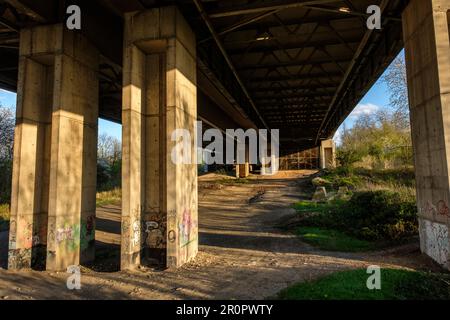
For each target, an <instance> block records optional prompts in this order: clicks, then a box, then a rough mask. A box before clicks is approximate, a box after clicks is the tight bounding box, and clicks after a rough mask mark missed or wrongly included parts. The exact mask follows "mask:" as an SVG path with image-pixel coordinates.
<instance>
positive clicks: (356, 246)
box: [297, 227, 374, 252]
mask: <svg viewBox="0 0 450 320" xmlns="http://www.w3.org/2000/svg"><path fill="white" fill-rule="evenodd" d="M297 234H298V235H299V236H300V237H301V238H302V240H304V241H305V242H306V243H309V244H312V245H314V246H317V247H318V248H320V249H321V250H326V251H343V252H357V251H368V250H371V249H373V248H374V244H373V243H372V242H369V241H365V240H359V239H357V238H355V237H352V236H348V235H346V234H345V233H343V232H340V231H337V230H331V229H322V228H317V227H301V228H299V229H298V230H297Z"/></svg>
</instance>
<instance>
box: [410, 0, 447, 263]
mask: <svg viewBox="0 0 450 320" xmlns="http://www.w3.org/2000/svg"><path fill="white" fill-rule="evenodd" d="M449 10H450V3H449V1H448V0H411V1H410V3H409V5H408V7H407V8H406V9H405V11H404V12H403V32H404V42H405V53H406V66H407V75H408V91H409V99H410V111H411V130H412V140H413V146H414V157H415V170H416V188H417V206H418V214H419V224H420V242H421V250H422V252H424V253H426V254H427V255H429V256H430V257H432V258H433V259H434V260H435V261H437V262H438V263H439V264H441V265H442V266H444V267H446V268H447V269H449V268H450V262H449V261H450V260H449V259H450V254H449V247H450V238H449V226H450V209H449V207H448V206H449V201H450V177H449V176H450V172H449V168H450V41H449V27H448V23H449V21H448V12H449Z"/></svg>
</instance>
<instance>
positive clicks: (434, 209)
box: [423, 200, 450, 216]
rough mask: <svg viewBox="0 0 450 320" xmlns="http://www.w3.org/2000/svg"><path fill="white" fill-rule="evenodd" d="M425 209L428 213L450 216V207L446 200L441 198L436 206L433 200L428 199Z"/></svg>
mask: <svg viewBox="0 0 450 320" xmlns="http://www.w3.org/2000/svg"><path fill="white" fill-rule="evenodd" d="M423 210H424V211H425V213H426V214H428V215H433V214H440V215H443V216H450V209H449V207H448V206H447V204H446V203H445V201H444V200H439V202H438V203H437V205H436V206H435V205H433V203H431V201H427V204H426V205H425V207H424V208H423Z"/></svg>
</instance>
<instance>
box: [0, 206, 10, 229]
mask: <svg viewBox="0 0 450 320" xmlns="http://www.w3.org/2000/svg"><path fill="white" fill-rule="evenodd" d="M8 228H9V205H7V204H1V205H0V232H1V231H6V230H8Z"/></svg>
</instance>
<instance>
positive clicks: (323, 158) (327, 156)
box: [320, 139, 336, 169]
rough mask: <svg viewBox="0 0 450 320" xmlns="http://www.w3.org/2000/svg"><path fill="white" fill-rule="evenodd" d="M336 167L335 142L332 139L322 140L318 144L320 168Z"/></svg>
mask: <svg viewBox="0 0 450 320" xmlns="http://www.w3.org/2000/svg"><path fill="white" fill-rule="evenodd" d="M334 167H336V144H335V143H334V141H333V139H328V140H323V141H322V142H321V144H320V168H321V169H330V168H334Z"/></svg>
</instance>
